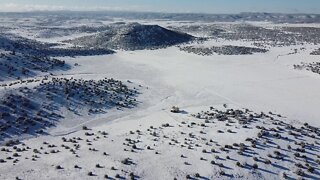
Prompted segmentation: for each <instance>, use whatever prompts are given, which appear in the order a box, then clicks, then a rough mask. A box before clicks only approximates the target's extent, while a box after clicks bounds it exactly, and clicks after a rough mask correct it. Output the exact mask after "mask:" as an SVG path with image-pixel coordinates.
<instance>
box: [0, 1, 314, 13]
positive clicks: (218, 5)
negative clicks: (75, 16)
mask: <svg viewBox="0 0 320 180" xmlns="http://www.w3.org/2000/svg"><path fill="white" fill-rule="evenodd" d="M32 10H126V11H128V10H132V11H157V12H204V13H239V12H281V13H317V14H320V0H0V11H32Z"/></svg>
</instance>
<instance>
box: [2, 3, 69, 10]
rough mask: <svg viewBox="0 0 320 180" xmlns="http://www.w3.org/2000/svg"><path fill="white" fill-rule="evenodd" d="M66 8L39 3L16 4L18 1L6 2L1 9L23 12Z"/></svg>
mask: <svg viewBox="0 0 320 180" xmlns="http://www.w3.org/2000/svg"><path fill="white" fill-rule="evenodd" d="M57 10H66V8H65V7H63V6H49V5H38V4H30V5H27V4H16V3H5V4H2V5H1V6H0V11H4V12H21V11H57Z"/></svg>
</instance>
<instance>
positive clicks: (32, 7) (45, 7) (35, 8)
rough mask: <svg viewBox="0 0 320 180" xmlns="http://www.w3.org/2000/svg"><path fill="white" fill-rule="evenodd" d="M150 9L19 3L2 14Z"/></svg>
mask: <svg viewBox="0 0 320 180" xmlns="http://www.w3.org/2000/svg"><path fill="white" fill-rule="evenodd" d="M143 9H148V8H147V7H141V6H128V7H117V6H91V7H82V6H74V7H65V6H50V5H40V4H29V5H26V4H17V3H5V4H2V5H1V6H0V11H2V12H28V11H60V10H71V11H103V10H113V11H140V10H143Z"/></svg>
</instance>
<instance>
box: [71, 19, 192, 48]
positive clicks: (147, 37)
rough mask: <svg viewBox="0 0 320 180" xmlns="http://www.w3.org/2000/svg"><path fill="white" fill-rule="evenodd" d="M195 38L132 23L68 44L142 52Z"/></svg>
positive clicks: (116, 26) (157, 27)
mask: <svg viewBox="0 0 320 180" xmlns="http://www.w3.org/2000/svg"><path fill="white" fill-rule="evenodd" d="M193 38H194V37H192V36H191V35H188V34H184V33H180V32H175V31H171V30H168V29H165V28H163V27H160V26H158V25H142V24H139V23H132V24H126V25H122V24H120V25H114V26H112V27H110V30H107V31H105V32H101V33H98V34H96V35H91V36H85V37H80V38H77V39H74V40H71V41H68V42H70V43H72V44H75V45H81V46H85V47H100V48H101V47H104V48H112V49H124V50H142V49H156V48H164V47H168V46H172V45H176V44H181V43H186V42H189V41H191V40H193Z"/></svg>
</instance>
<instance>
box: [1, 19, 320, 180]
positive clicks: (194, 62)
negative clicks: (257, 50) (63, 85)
mask: <svg viewBox="0 0 320 180" xmlns="http://www.w3.org/2000/svg"><path fill="white" fill-rule="evenodd" d="M149 23H150V24H151V22H149ZM164 24H167V25H172V23H171V24H170V23H166V22H162V25H164ZM257 24H258V25H259V26H266V27H271V26H272V25H271V24H269V23H266V24H263V23H257ZM175 25H179V24H177V23H176V24H175ZM200 25H201V24H200ZM275 26H279V25H275ZM295 26H297V25H295ZM301 26H303V25H301ZM312 26H315V27H318V25H317V24H315V25H312ZM198 35H199V34H198ZM73 36H74V37H76V36H77V35H73ZM54 40H56V41H59V40H61V39H60V38H58V39H57V38H56V39H51V40H50V38H49V39H48V40H46V41H47V42H54ZM252 43H253V42H248V41H231V40H223V39H213V40H208V41H206V42H204V44H200V45H199V44H192V45H195V46H205V47H211V46H221V45H234V46H248V47H251V46H253V45H252ZM319 47H320V46H319V45H311V44H305V45H299V46H298V45H297V46H288V47H270V48H269V51H268V52H267V53H262V54H253V55H241V56H240V55H237V56H236V55H231V56H227V55H212V56H199V55H196V54H191V53H187V52H184V51H180V49H179V47H175V46H174V47H169V48H165V49H158V50H138V51H117V52H116V53H115V54H112V55H103V56H86V57H75V58H71V57H70V58H69V57H64V58H59V59H61V60H64V61H65V62H66V63H67V64H70V65H75V64H77V65H76V66H73V67H72V68H71V69H70V70H67V71H60V70H59V71H53V72H51V73H52V75H53V76H56V77H63V78H71V77H73V78H76V79H80V78H84V79H94V80H99V79H103V78H115V79H118V80H121V81H123V82H133V83H134V85H140V88H139V91H140V95H139V96H138V97H137V101H138V102H139V104H138V105H137V107H135V108H132V109H127V110H125V109H123V110H121V111H118V110H116V109H112V110H110V111H108V112H107V113H106V114H100V115H97V116H95V117H90V116H82V117H75V116H68V115H67V113H66V112H62V114H64V115H65V118H64V119H63V120H61V122H59V123H57V124H56V126H55V127H54V128H52V129H49V130H48V135H41V136H38V137H32V138H29V139H25V140H23V144H19V145H17V146H16V147H5V146H3V147H1V148H4V149H2V150H4V151H0V161H1V159H3V161H4V162H2V163H1V162H0V179H14V178H18V179H20V178H21V179H105V178H110V179H114V178H115V179H129V178H135V179H174V178H177V179H186V178H190V179H192V178H194V179H233V178H236V179H281V178H288V179H297V178H298V177H304V178H306V179H319V178H320V169H319V161H320V157H319V155H320V145H319V141H320V140H319V138H320V137H319V133H320V132H319V129H318V130H315V131H314V132H313V131H312V130H313V129H312V127H320V121H319V118H320V111H319V107H320V95H319V92H320V83H319V82H320V76H319V74H315V73H312V72H310V71H304V70H303V71H299V70H297V69H294V68H293V65H294V64H300V63H301V62H305V63H312V62H314V61H318V60H319V56H312V55H310V53H311V52H312V51H313V50H314V49H317V48H319ZM301 48H305V49H301ZM294 49H298V50H297V53H293V52H294ZM17 86H21V85H17ZM10 88H14V87H10ZM7 90H8V88H4V87H0V94H1V93H4V92H5V91H7ZM175 105H177V106H179V108H180V109H181V110H183V111H182V112H181V113H177V114H174V113H171V112H170V108H171V107H172V106H175ZM210 107H212V111H213V112H215V111H214V110H216V109H218V110H221V111H222V112H225V111H227V109H229V110H230V109H231V108H232V109H234V110H242V111H244V112H245V113H244V115H245V117H246V118H248V119H250V118H249V114H252V115H254V119H255V120H254V121H253V122H251V121H250V122H248V125H247V126H248V127H244V125H242V124H241V123H240V122H238V120H239V118H240V115H239V116H238V115H234V116H232V115H231V116H230V117H229V116H228V119H227V120H221V119H220V120H219V118H218V117H214V118H213V119H210V118H208V117H203V118H200V119H199V117H198V118H197V116H196V117H195V116H192V114H197V113H200V114H203V113H204V112H202V113H201V111H207V110H209V109H210ZM245 109H249V110H250V111H246V110H245ZM261 112H264V113H265V115H261ZM269 112H272V113H269ZM259 115H260V116H259ZM71 117H72V118H71ZM76 118H81V119H80V120H79V121H76V120H75V119H76ZM79 122H81V123H79ZM305 123H307V124H305ZM290 125H292V126H293V127H296V129H295V128H292V127H290ZM309 125H310V126H311V127H309ZM83 126H86V127H88V128H89V130H86V128H85V129H82V127H83ZM261 127H264V128H265V129H263V128H261ZM301 127H304V128H301ZM272 128H274V129H272ZM297 129H299V130H297ZM261 132H262V134H263V136H262V137H260V136H259V135H258V133H261ZM265 132H267V134H264V133H265ZM91 133H94V134H91ZM268 133H271V134H268ZM276 133H279V134H280V136H281V137H280V138H279V137H278V135H275V134H276ZM295 133H296V134H295ZM312 135H313V136H312ZM63 138H66V140H63ZM248 138H252V139H253V140H255V142H254V143H253V142H252V140H248ZM69 139H71V141H69ZM301 142H303V144H302V145H301ZM234 143H236V144H238V145H239V144H240V143H244V144H242V145H240V146H239V147H238V146H236V144H234ZM24 144H25V145H24ZM252 144H255V145H256V147H254V146H252ZM52 145H55V146H52ZM225 145H232V146H233V147H232V148H229V147H228V146H227V147H225ZM289 146H290V148H289ZM27 147H29V149H28V148H27ZM300 147H301V148H303V149H305V152H300V155H299V156H297V154H296V153H297V152H298V151H299V148H300ZM19 148H21V149H23V148H26V151H20V150H19V151H17V149H19ZM70 149H73V150H72V151H71V150H70ZM226 149H227V150H226ZM241 149H242V150H241ZM7 150H8V151H7ZM57 150H59V152H57ZM6 151H7V152H6ZM16 151H17V153H18V154H14V153H15V152H16ZM239 151H241V152H240V153H239ZM104 152H105V153H104ZM302 155H305V156H306V157H301V156H302ZM8 157H12V158H13V159H7V158H8ZM254 157H256V158H254ZM15 159H18V160H17V161H15ZM269 160H270V161H271V162H270V163H271V164H270V163H269ZM317 160H318V161H317ZM238 162H239V164H237V163H238ZM220 163H222V165H221V164H220ZM299 163H301V165H300V164H299ZM254 164H256V165H257V167H255V166H256V165H254ZM307 164H308V165H307ZM310 167H313V168H314V171H312V168H310ZM299 170H301V171H302V172H303V173H305V174H301V172H300V171H299ZM90 172H91V173H90ZM297 174H300V176H299V175H297ZM106 175H107V176H108V177H107V176H106ZM301 175H302V176H301Z"/></svg>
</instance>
